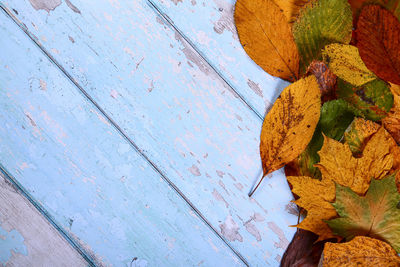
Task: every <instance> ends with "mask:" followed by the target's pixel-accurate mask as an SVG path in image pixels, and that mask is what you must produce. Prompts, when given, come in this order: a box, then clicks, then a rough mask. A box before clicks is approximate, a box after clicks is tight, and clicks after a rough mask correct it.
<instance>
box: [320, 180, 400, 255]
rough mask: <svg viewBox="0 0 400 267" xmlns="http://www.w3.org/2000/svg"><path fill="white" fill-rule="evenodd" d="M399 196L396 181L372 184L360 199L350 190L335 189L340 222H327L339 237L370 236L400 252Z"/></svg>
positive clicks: (347, 238) (373, 182) (337, 219)
mask: <svg viewBox="0 0 400 267" xmlns="http://www.w3.org/2000/svg"><path fill="white" fill-rule="evenodd" d="M399 202H400V194H399V193H398V192H397V188H396V184H395V177H394V176H393V175H391V176H388V177H386V178H384V179H382V180H375V179H373V180H372V181H371V185H370V187H369V189H368V192H367V194H366V195H365V196H359V195H358V194H357V193H356V192H353V191H352V190H351V189H350V188H348V187H343V186H341V185H336V201H335V203H333V206H334V207H335V209H336V211H337V213H338V214H339V216H340V218H336V219H333V220H330V221H328V222H327V223H328V225H329V227H330V228H331V229H332V231H333V232H334V233H335V234H336V235H339V236H342V237H344V238H346V240H351V239H353V238H354V237H355V236H359V235H362V236H370V237H373V238H377V239H380V240H384V241H386V242H388V243H389V244H390V245H391V246H392V247H393V248H394V249H395V250H396V251H397V252H400V209H398V208H397V205H398V203H399Z"/></svg>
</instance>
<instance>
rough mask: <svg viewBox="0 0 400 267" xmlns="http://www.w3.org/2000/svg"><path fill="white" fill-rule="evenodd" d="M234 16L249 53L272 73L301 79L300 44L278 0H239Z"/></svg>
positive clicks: (282, 76)
mask: <svg viewBox="0 0 400 267" xmlns="http://www.w3.org/2000/svg"><path fill="white" fill-rule="evenodd" d="M234 17H235V24H236V28H237V31H238V34H239V38H240V42H241V44H242V45H243V48H244V50H245V51H246V53H247V54H248V55H249V56H250V57H251V58H252V59H253V60H254V61H255V62H256V63H257V64H258V65H259V66H260V67H261V68H263V69H264V70H265V71H266V72H268V73H269V74H271V75H273V76H277V77H279V78H282V79H285V80H288V81H291V82H293V81H295V80H297V78H298V74H299V54H298V52H297V47H296V44H295V42H294V39H293V34H292V30H291V27H290V26H289V23H288V22H287V19H286V17H285V15H284V14H283V12H282V11H281V10H280V8H279V7H278V6H277V5H276V4H275V3H274V1H272V0H238V1H237V2H236V6H235V14H234Z"/></svg>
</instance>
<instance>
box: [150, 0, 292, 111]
mask: <svg viewBox="0 0 400 267" xmlns="http://www.w3.org/2000/svg"><path fill="white" fill-rule="evenodd" d="M149 2H151V3H153V4H154V5H156V7H157V9H159V11H160V12H161V13H162V14H164V15H165V17H166V18H168V19H169V21H170V22H171V23H172V24H173V25H174V26H175V27H176V28H177V29H179V31H180V32H181V33H182V34H183V35H184V36H186V37H187V39H188V40H189V41H190V42H191V43H192V44H193V45H194V46H195V47H196V49H197V51H199V52H200V54H201V55H202V56H203V57H204V58H206V59H207V60H208V62H210V64H211V65H212V66H213V67H214V68H215V69H216V70H217V72H218V73H220V74H221V76H222V77H224V78H225V80H227V81H228V83H229V84H230V85H231V86H232V87H233V88H234V89H235V90H236V91H237V92H239V94H240V95H242V96H243V98H244V99H246V100H247V101H248V103H249V104H250V105H251V106H252V107H253V109H254V110H256V112H257V113H258V114H259V115H260V117H264V114H265V112H266V110H268V109H269V108H270V106H271V103H273V102H274V101H275V99H276V98H277V97H278V95H279V93H280V91H281V90H282V89H283V88H285V87H286V86H287V85H288V83H287V82H286V81H283V80H281V79H279V78H276V77H273V76H271V75H269V74H268V73H266V72H265V71H264V70H263V69H261V68H260V67H259V66H257V64H256V63H254V62H253V60H252V59H251V58H250V57H249V56H248V55H247V54H246V52H245V51H244V49H243V47H242V45H241V44H240V42H239V38H238V35H237V32H236V27H235V24H234V18H233V14H234V6H235V3H236V0H212V1H208V0H190V1H189V0H182V1H177V0H149Z"/></svg>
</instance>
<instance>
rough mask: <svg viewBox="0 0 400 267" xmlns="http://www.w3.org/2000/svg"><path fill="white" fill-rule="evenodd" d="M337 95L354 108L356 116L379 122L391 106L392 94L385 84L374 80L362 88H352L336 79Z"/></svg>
mask: <svg viewBox="0 0 400 267" xmlns="http://www.w3.org/2000/svg"><path fill="white" fill-rule="evenodd" d="M337 84H338V88H337V94H338V97H339V98H342V99H344V100H346V101H347V102H349V103H350V104H351V105H352V106H354V108H355V110H354V111H355V113H356V115H357V116H360V117H364V118H367V119H369V120H372V121H379V120H381V119H383V118H384V117H386V116H387V113H388V112H389V111H390V109H391V108H392V106H393V94H392V92H391V91H390V87H389V85H388V84H387V83H385V82H384V81H382V80H380V79H375V80H373V81H371V82H368V83H366V84H364V85H362V86H359V87H356V86H353V85H351V84H349V83H347V82H345V81H343V80H341V79H338V83H337Z"/></svg>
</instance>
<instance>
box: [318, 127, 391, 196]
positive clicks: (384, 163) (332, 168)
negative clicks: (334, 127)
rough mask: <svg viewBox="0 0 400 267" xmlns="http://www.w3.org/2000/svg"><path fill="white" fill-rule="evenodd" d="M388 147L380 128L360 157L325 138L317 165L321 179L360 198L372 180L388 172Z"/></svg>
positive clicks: (388, 140)
mask: <svg viewBox="0 0 400 267" xmlns="http://www.w3.org/2000/svg"><path fill="white" fill-rule="evenodd" d="M390 146H391V140H390V136H388V135H387V134H386V133H385V129H383V128H381V129H379V130H378V132H377V133H376V134H374V135H373V136H372V137H371V139H370V140H369V141H368V143H367V144H366V146H365V149H364V151H363V155H362V157H361V158H355V157H353V154H352V153H351V150H350V148H349V146H348V145H347V144H342V143H340V142H338V141H335V140H333V139H330V138H325V142H324V145H323V146H322V149H321V151H320V152H319V155H320V162H319V164H317V166H318V168H319V169H320V170H321V173H322V177H323V179H331V180H333V181H335V182H336V183H338V184H340V185H342V186H348V187H350V188H351V189H352V190H353V191H354V192H356V193H357V194H360V195H362V194H364V193H365V192H366V191H367V189H368V187H369V183H370V181H371V179H372V178H376V179H382V178H383V177H384V176H385V175H386V174H387V173H388V172H389V171H390V170H391V168H392V166H393V155H392V154H391V153H390Z"/></svg>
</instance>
